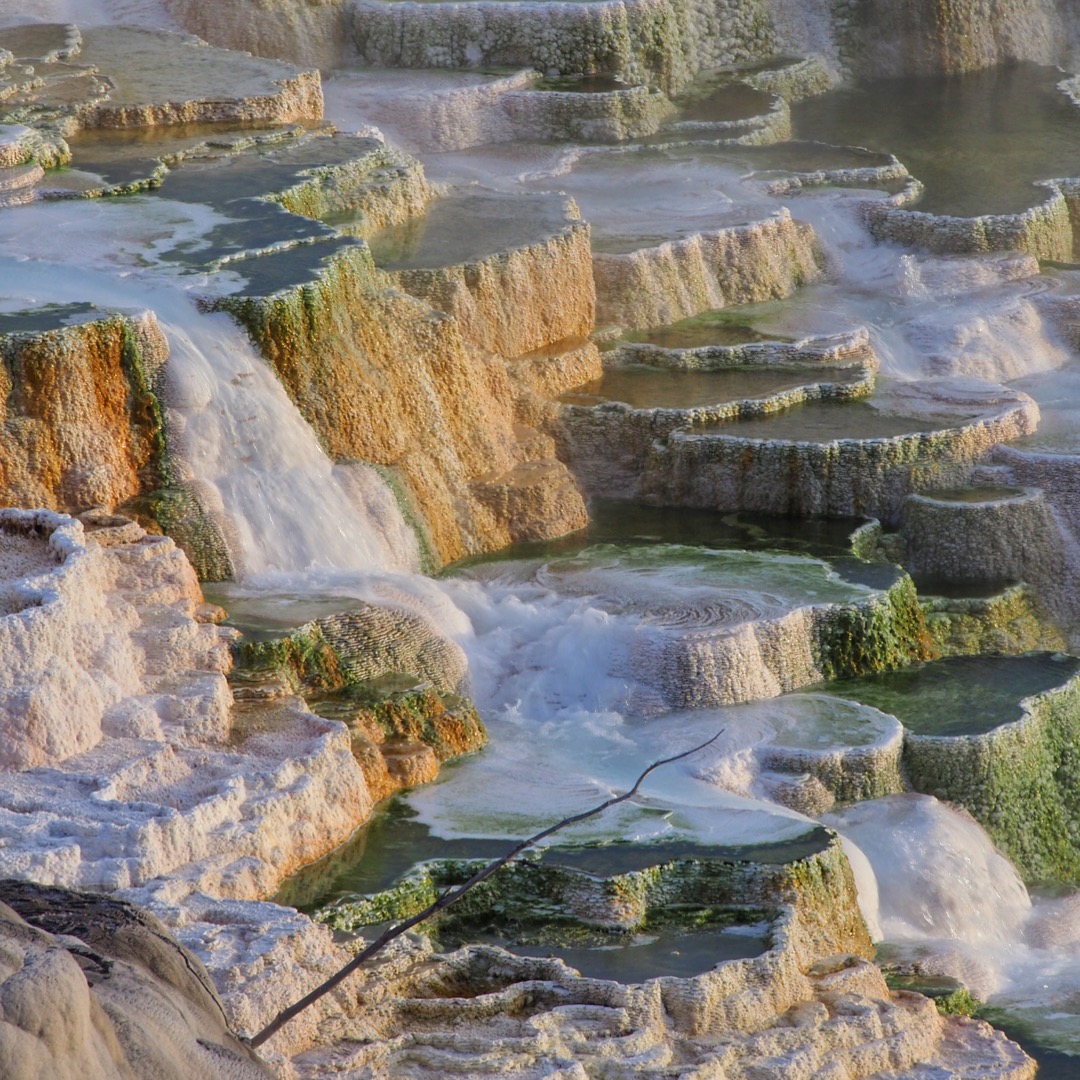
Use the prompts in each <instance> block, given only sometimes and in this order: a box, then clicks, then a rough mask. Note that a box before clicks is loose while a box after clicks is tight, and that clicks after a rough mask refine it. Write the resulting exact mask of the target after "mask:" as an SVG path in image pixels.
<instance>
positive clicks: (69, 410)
mask: <svg viewBox="0 0 1080 1080" xmlns="http://www.w3.org/2000/svg"><path fill="white" fill-rule="evenodd" d="M27 314H28V315H29V316H30V317H34V316H35V315H36V314H37V313H35V312H30V313H27ZM40 314H41V317H42V320H43V321H42V327H43V328H42V329H37V330H22V331H20V330H18V329H15V330H14V331H12V332H9V333H4V332H3V324H4V320H2V319H0V396H2V398H3V406H2V418H3V421H4V424H3V430H2V433H0V499H2V501H3V502H4V503H7V504H8V505H15V506H46V507H49V508H50V509H54V510H66V511H73V512H76V513H77V512H79V511H82V510H86V509H88V508H90V507H93V506H102V505H104V506H110V507H115V506H117V505H119V504H120V503H122V502H124V501H125V500H127V499H130V498H132V497H134V496H136V495H139V494H142V493H144V492H146V491H148V490H149V489H150V488H152V487H154V486H155V485H156V476H157V473H158V470H159V469H160V468H161V466H162V459H163V454H164V443H163V436H162V420H161V410H160V404H159V402H158V399H157V396H156V394H155V392H154V390H155V386H156V384H157V382H158V379H159V374H160V372H161V369H162V368H163V366H164V363H165V358H166V356H167V354H168V345H167V344H166V342H165V337H164V335H163V334H162V332H161V329H160V327H159V326H158V324H157V320H156V319H155V318H154V316H153V314H152V313H150V312H146V313H144V314H142V315H140V316H137V317H128V316H121V315H106V314H102V315H98V317H96V318H91V319H89V320H88V321H84V322H81V323H77V324H75V325H68V326H64V325H60V321H59V319H57V320H56V325H55V327H53V328H45V327H48V324H49V317H48V316H49V309H48V308H45V309H41V311H40ZM16 326H17V323H16Z"/></svg>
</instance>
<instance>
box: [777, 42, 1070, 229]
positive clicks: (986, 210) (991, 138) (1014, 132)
mask: <svg viewBox="0 0 1080 1080" xmlns="http://www.w3.org/2000/svg"><path fill="white" fill-rule="evenodd" d="M1063 77H1064V76H1063V74H1062V72H1061V71H1060V70H1059V69H1057V68H1050V67H1040V66H1038V65H1036V64H1026V63H1025V64H1016V65H1014V66H1009V67H997V68H989V69H987V70H985V71H979V72H973V73H970V74H966V75H955V76H949V77H938V78H933V77H923V78H903V79H882V80H877V81H872V82H863V83H860V84H858V85H855V86H852V87H845V88H842V89H840V90H835V91H833V92H832V93H829V94H824V95H822V96H820V97H814V98H808V99H806V100H805V101H802V102H799V103H797V104H795V105H793V106H792V110H791V111H792V123H793V126H794V130H795V134H796V136H797V137H798V138H802V139H821V140H824V141H826V142H831V143H844V144H850V145H854V146H864V147H867V148H869V149H871V150H875V151H879V152H883V153H893V154H895V155H896V156H897V157H898V158H899V159H900V160H901V161H902V162H903V163H904V164H905V165H906V166H907V167H908V170H909V171H910V172H911V173H912V174H913V175H914V176H916V177H918V179H920V180H921V181H922V182H923V183H924V184H925V185H926V193H925V195H924V196H923V199H922V201H921V202H920V203H919V204H918V206H917V207H916V209H919V210H925V211H927V212H929V213H935V214H954V215H959V216H974V215H978V214H1005V213H1016V212H1019V211H1022V210H1025V209H1027V208H1028V207H1029V206H1033V205H1035V204H1036V203H1039V202H1042V201H1043V200H1044V199H1045V198H1046V192H1045V191H1044V190H1043V189H1041V188H1036V187H1033V186H1032V183H1033V182H1034V181H1036V180H1047V179H1050V178H1053V177H1063V176H1075V175H1076V172H1077V163H1078V161H1080V112H1078V110H1077V108H1076V106H1074V105H1072V104H1071V103H1070V102H1069V100H1068V99H1067V98H1066V97H1065V96H1064V94H1062V93H1061V92H1060V91H1059V90H1058V89H1057V84H1058V83H1059V82H1060V81H1061V79H1062V78H1063Z"/></svg>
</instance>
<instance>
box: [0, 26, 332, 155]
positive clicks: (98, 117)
mask: <svg viewBox="0 0 1080 1080" xmlns="http://www.w3.org/2000/svg"><path fill="white" fill-rule="evenodd" d="M58 29H60V28H58ZM63 29H65V30H68V31H70V33H69V37H70V39H71V47H70V48H69V49H68V54H67V59H68V60H69V61H74V60H77V62H78V65H79V70H78V71H76V72H74V74H76V75H80V76H82V77H81V78H79V79H74V80H73V79H72V78H71V77H70V76H71V75H72V74H73V73H72V72H70V71H63V72H61V73H59V74H51V75H49V76H46V77H44V78H38V79H32V80H30V81H28V82H23V83H19V82H18V81H17V79H18V73H17V72H15V71H14V70H13V68H12V66H11V65H9V66H8V67H7V68H4V69H0V98H2V100H0V119H7V120H14V121H15V122H20V123H25V124H29V125H31V126H34V127H36V128H38V129H39V130H41V131H42V132H43V134H45V135H46V136H48V137H49V138H52V139H53V140H55V138H56V137H57V136H63V137H68V136H72V135H75V134H77V133H78V132H79V131H83V130H87V129H95V128H132V127H150V126H159V125H175V124H192V123H220V122H224V121H231V122H236V121H262V122H267V123H287V122H292V121H311V120H318V119H320V118H321V117H322V109H323V99H322V85H321V82H320V80H319V74H318V72H317V71H310V70H309V71H301V70H298V69H297V68H295V67H292V66H291V65H287V64H282V63H279V62H276V61H271V60H263V59H257V58H254V57H252V56H250V55H247V54H244V53H235V52H230V51H228V50H225V49H218V48H214V47H212V46H209V45H207V44H206V43H205V42H203V41H200V40H199V39H198V38H194V37H191V36H188V35H177V34H169V33H164V32H162V31H156V30H143V29H137V28H135V27H116V26H110V27H97V28H94V29H87V30H85V31H79V30H78V29H77V28H75V27H67V28H63ZM36 51H37V52H38V53H41V52H42V50H41V48H40V45H39V48H38V49H37V50H36ZM47 55H51V54H49V53H45V54H44V55H35V51H34V50H33V49H31V50H30V51H29V52H28V54H27V55H26V56H25V57H24V58H22V59H23V62H24V63H29V64H31V65H32V64H33V63H35V62H38V63H41V62H47V61H45V59H44V57H45V56H47ZM13 80H14V81H13ZM5 83H6V86H5V85H4V84H5ZM5 90H6V92H5ZM59 145H61V146H62V144H59ZM61 154H62V156H63V157H64V158H65V159H66V156H67V155H66V152H65V151H61Z"/></svg>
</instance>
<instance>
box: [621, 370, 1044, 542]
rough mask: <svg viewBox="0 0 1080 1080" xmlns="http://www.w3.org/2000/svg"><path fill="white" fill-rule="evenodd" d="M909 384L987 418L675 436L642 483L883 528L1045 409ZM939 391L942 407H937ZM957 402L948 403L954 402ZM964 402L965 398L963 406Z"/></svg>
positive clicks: (1008, 393)
mask: <svg viewBox="0 0 1080 1080" xmlns="http://www.w3.org/2000/svg"><path fill="white" fill-rule="evenodd" d="M951 384H952V383H951V381H950V380H945V381H943V382H940V383H936V384H934V383H930V382H928V383H926V384H924V389H923V390H922V391H920V390H919V389H918V388H913V387H912V385H911V384H906V385H907V386H908V389H907V391H906V392H905V405H906V406H907V407H911V406H917V404H918V402H917V398H918V396H919V394H920V393H922V392H924V391H925V392H926V393H927V394H928V395H929V398H928V402H927V404H930V406H931V409H933V408H937V409H938V415H942V416H947V415H948V410H949V409H950V408H953V409H963V408H975V409H976V410H977V412H978V413H981V416H978V418H975V419H971V420H968V421H966V422H964V423H962V424H957V425H955V426H953V427H949V428H943V429H942V430H938V431H929V432H916V433H912V434H910V435H898V436H893V437H890V438H872V439H862V440H860V439H845V438H842V437H840V438H836V439H834V440H831V441H829V442H821V443H812V442H800V441H786V440H781V439H750V438H740V437H739V435H738V424H737V422H736V423H734V424H732V433H731V434H730V435H727V434H716V435H696V434H694V433H693V432H692V431H677V432H674V433H673V434H672V435H671V437H670V439H669V440H668V442H667V443H666V444H665V445H663V446H657V447H656V448H655V453H654V455H653V456H652V458H651V459H650V461H649V466H648V471H647V473H646V477H645V480H644V481H643V485H642V489H643V493H644V494H645V496H646V497H648V498H652V499H655V500H657V501H663V502H664V503H666V504H668V505H679V506H698V507H708V508H711V509H721V508H722V509H728V510H734V509H741V510H750V511H756V512H761V513H772V514H794V515H800V516H813V515H833V516H840V517H844V516H850V515H855V516H858V515H869V516H874V517H878V518H880V519H881V521H882V522H883V523H885V524H894V523H896V522H897V521H899V518H900V512H901V505H902V503H903V500H904V499H905V498H906V497H907V495H909V494H911V493H912V492H914V491H920V490H927V489H933V488H947V487H959V486H963V485H964V484H965V483H967V482H968V479H969V477H970V476H971V472H972V467H973V465H974V464H975V463H976V462H977V461H979V460H980V459H981V458H982V457H984V456H985V455H986V454H987V453H988V452H989V451H990V450H991V449H993V448H995V447H997V446H998V445H999V444H1001V443H1006V442H1009V441H1011V440H1014V439H1018V438H1020V437H1021V436H1023V435H1029V434H1031V433H1032V432H1033V431H1034V430H1035V428H1036V425H1037V423H1038V418H1039V410H1038V406H1037V405H1036V404H1035V402H1034V401H1032V400H1031V399H1030V398H1028V397H1027V395H1026V394H1022V393H1019V392H1017V391H1013V390H1008V389H1007V388H1004V387H995V386H993V384H986V383H976V382H974V381H972V382H970V383H968V382H966V381H964V380H960V381H958V382H957V384H956V390H957V396H956V397H955V398H954V397H952V392H951V391H949V390H948V387H949V385H951ZM939 395H943V397H940V399H939V400H938V405H937V406H934V405H933V404H932V402H933V400H934V399H935V398H937V397H939ZM950 400H951V401H952V402H953V404H952V405H951V406H950V405H948V404H946V402H948V401H950ZM965 403H966V404H965Z"/></svg>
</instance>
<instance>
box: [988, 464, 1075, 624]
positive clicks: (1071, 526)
mask: <svg viewBox="0 0 1080 1080" xmlns="http://www.w3.org/2000/svg"><path fill="white" fill-rule="evenodd" d="M992 458H993V461H994V462H995V463H997V464H999V465H1002V466H1005V467H1007V469H1008V476H1009V478H1010V482H1012V483H1015V484H1020V485H1023V486H1024V487H1031V488H1038V489H1040V490H1041V491H1042V493H1043V498H1044V499H1045V500H1046V502H1047V503H1048V504H1049V506H1050V508H1051V511H1052V514H1053V518H1054V522H1055V525H1057V526H1058V527H1059V528H1060V529H1061V530H1062V534H1063V537H1064V539H1065V544H1066V553H1067V555H1068V559H1069V561H1068V564H1067V565H1069V566H1070V567H1071V559H1072V557H1073V554H1072V553H1073V550H1074V547H1075V537H1076V536H1078V535H1080V457H1078V456H1077V455H1076V454H1075V453H1073V452H1071V451H1070V450H1069V449H1068V448H1066V447H1063V448H1061V449H1060V450H1055V449H1054V448H1053V447H1052V446H1045V447H1024V446H1016V447H1013V446H999V447H996V448H995V449H994V452H993V455H992ZM1047 584H1048V586H1049V587H1050V588H1052V587H1053V583H1052V582H1048V583H1047ZM1062 584H1064V586H1065V587H1064V588H1060V586H1061V585H1062ZM1056 599H1058V600H1064V601H1067V602H1068V603H1069V608H1070V614H1072V617H1075V611H1076V602H1075V596H1074V595H1073V590H1072V588H1071V586H1070V583H1069V580H1068V579H1065V580H1064V581H1063V582H1060V581H1059V589H1058V591H1057V596H1056Z"/></svg>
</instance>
